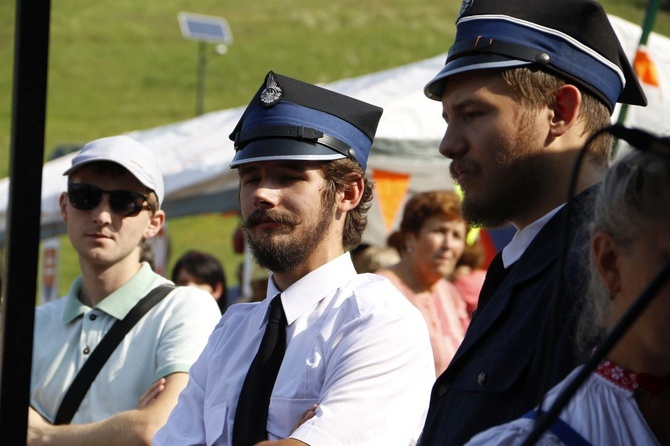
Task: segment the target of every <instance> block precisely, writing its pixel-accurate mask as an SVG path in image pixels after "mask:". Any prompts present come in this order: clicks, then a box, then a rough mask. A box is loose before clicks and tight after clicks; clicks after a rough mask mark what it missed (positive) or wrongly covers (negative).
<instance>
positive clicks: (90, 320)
mask: <svg viewBox="0 0 670 446" xmlns="http://www.w3.org/2000/svg"><path fill="white" fill-rule="evenodd" d="M81 281H82V279H81V277H78V278H77V279H76V280H75V281H74V283H73V284H72V287H71V288H70V291H69V292H68V294H67V295H66V296H64V297H62V298H60V299H57V300H56V301H53V302H50V303H48V304H45V305H42V306H40V307H38V308H37V309H36V311H35V336H34V345H33V363H32V371H31V380H30V395H31V401H30V403H31V405H32V406H33V407H34V408H35V409H36V410H37V411H38V412H40V413H41V414H42V415H43V416H45V417H46V418H47V419H48V420H50V421H53V419H54V417H55V416H56V412H57V411H58V407H59V405H60V403H61V400H62V398H63V396H64V395H65V392H66V391H67V389H68V388H69V386H70V384H71V383H72V381H73V380H74V377H75V376H76V374H77V372H78V371H79V370H80V369H81V367H82V366H83V364H84V362H85V361H86V360H87V359H88V357H89V356H90V354H91V352H92V351H93V350H94V349H95V347H96V346H97V345H98V344H99V343H100V341H101V340H102V338H103V336H104V335H105V334H106V333H107V331H108V330H109V329H110V328H111V327H112V325H113V324H114V323H115V322H116V321H117V320H119V319H123V317H124V316H125V315H126V314H128V312H129V311H130V310H131V309H132V308H133V306H134V305H135V304H136V303H137V302H138V301H139V300H140V299H142V298H143V297H144V296H145V295H146V294H147V293H148V292H149V291H150V290H152V289H153V288H155V287H156V286H158V285H161V284H164V283H171V282H169V281H168V280H166V279H165V278H163V277H162V276H160V275H158V274H156V273H154V272H153V271H152V270H151V267H150V266H149V265H148V264H146V263H145V264H143V265H142V268H141V269H140V271H139V272H138V273H137V274H135V276H133V278H132V279H130V280H129V281H128V282H127V283H126V284H125V285H123V286H122V287H121V288H119V289H118V290H116V291H115V292H113V293H112V294H110V295H109V296H107V297H106V298H104V299H103V300H102V301H101V302H100V303H99V304H98V305H97V306H96V307H95V308H90V307H88V306H87V305H84V304H83V303H81V301H79V299H78V298H77V296H78V295H79V291H80V289H81ZM220 317H221V313H220V311H219V308H218V306H217V305H216V301H215V300H214V299H213V298H212V296H211V295H210V294H209V293H207V292H205V291H202V290H199V289H197V288H192V287H179V288H177V289H176V290H175V291H172V292H171V293H170V294H169V295H168V296H166V297H165V298H164V299H163V300H162V301H161V302H159V303H158V304H157V305H156V306H154V307H153V308H152V309H151V310H150V311H149V312H148V313H147V314H145V315H144V317H143V318H142V319H141V320H140V321H138V323H137V324H136V325H135V326H134V327H133V328H132V329H131V330H130V331H129V332H128V334H127V335H126V337H125V338H124V339H123V340H122V341H121V343H120V344H119V346H118V347H117V348H116V350H115V351H114V352H113V353H112V355H111V356H110V357H109V359H108V360H107V362H106V363H105V365H104V366H103V368H102V369H101V370H100V373H99V374H98V376H97V377H96V379H95V381H94V382H93V384H92V385H91V388H90V389H89V391H88V393H87V394H86V396H85V397H84V400H83V401H82V403H81V406H79V410H78V411H77V413H76V414H75V416H74V418H73V420H72V423H73V424H83V423H90V422H94V421H99V420H102V419H106V418H109V417H110V416H112V415H114V414H116V413H119V412H122V411H125V410H130V409H135V408H137V402H138V399H139V398H140V396H141V395H142V394H143V393H144V392H145V391H146V390H147V389H148V388H149V386H150V385H151V384H152V383H153V382H154V381H156V380H157V379H158V378H160V377H163V376H167V375H169V374H171V373H175V372H184V373H187V372H188V370H189V368H190V366H191V364H193V363H194V362H195V360H196V359H197V358H198V356H199V355H200V352H201V351H202V349H203V348H204V347H205V344H206V343H207V339H208V337H209V334H210V333H211V332H212V330H213V329H214V326H215V325H216V323H217V322H218V321H219V319H220Z"/></svg>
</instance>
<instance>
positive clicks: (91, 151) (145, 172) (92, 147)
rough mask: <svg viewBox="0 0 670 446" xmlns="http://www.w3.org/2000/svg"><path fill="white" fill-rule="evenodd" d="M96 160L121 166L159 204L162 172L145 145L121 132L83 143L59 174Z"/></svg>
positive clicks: (65, 173)
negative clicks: (63, 170)
mask: <svg viewBox="0 0 670 446" xmlns="http://www.w3.org/2000/svg"><path fill="white" fill-rule="evenodd" d="M98 161H108V162H112V163H116V164H119V165H121V166H123V167H124V168H125V169H126V170H128V172H130V173H131V174H133V176H134V177H135V178H137V180H138V181H139V182H140V183H142V184H143V185H145V186H146V187H148V188H149V189H151V190H153V191H154V193H155V194H156V197H157V198H158V207H159V208H160V206H161V204H163V195H164V187H163V175H162V174H161V170H160V168H159V167H158V160H157V159H156V156H155V155H154V153H153V152H152V151H151V150H149V149H148V148H147V147H146V146H144V145H142V144H140V143H139V142H137V141H136V140H134V139H133V138H130V137H128V136H125V135H119V136H109V137H106V138H100V139H96V140H95V141H91V142H89V143H88V144H86V145H85V146H84V147H83V148H82V149H81V151H80V152H79V153H78V154H77V155H76V156H75V157H74V158H72V166H71V167H70V168H69V169H68V170H66V171H65V172H64V173H63V175H71V174H72V173H74V171H76V170H77V169H79V168H80V167H82V166H85V165H86V164H90V163H94V162H98Z"/></svg>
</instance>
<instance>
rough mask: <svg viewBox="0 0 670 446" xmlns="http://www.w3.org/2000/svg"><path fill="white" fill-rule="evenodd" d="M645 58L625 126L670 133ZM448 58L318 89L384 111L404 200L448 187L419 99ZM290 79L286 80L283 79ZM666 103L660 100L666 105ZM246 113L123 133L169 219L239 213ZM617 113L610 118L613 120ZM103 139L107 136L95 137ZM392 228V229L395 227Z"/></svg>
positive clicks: (664, 62) (379, 231) (50, 182)
mask: <svg viewBox="0 0 670 446" xmlns="http://www.w3.org/2000/svg"><path fill="white" fill-rule="evenodd" d="M610 19H611V21H612V24H613V26H614V28H615V30H616V32H617V34H618V35H619V37H620V39H621V41H622V42H623V45H624V49H625V51H626V53H627V54H628V55H629V57H630V58H631V60H632V59H633V57H634V54H635V51H636V49H637V45H638V42H639V38H640V34H641V30H640V27H639V26H637V25H634V24H632V23H629V22H627V21H625V20H622V19H620V18H617V17H610ZM647 47H648V52H649V53H650V55H651V58H652V60H653V62H654V63H655V65H656V68H657V70H658V77H659V80H660V86H658V87H652V86H648V85H645V92H646V93H647V96H648V98H649V106H648V107H647V108H638V107H631V108H630V109H629V111H628V119H627V121H626V125H628V126H633V127H640V128H644V129H648V130H651V131H653V132H655V133H660V134H668V133H670V129H669V124H668V121H667V117H668V116H670V98H667V95H668V92H669V91H670V39H668V38H666V37H663V36H660V35H658V34H655V33H652V34H651V36H650V38H649V42H648V45H647ZM445 58H446V54H443V55H439V56H436V57H433V58H430V59H426V60H422V61H419V62H416V63H412V64H409V65H404V66H400V67H397V68H394V69H391V70H386V71H382V72H378V73H373V74H369V75H365V76H361V77H357V78H352V79H347V80H342V81H339V82H334V83H331V84H327V85H324V87H326V88H329V89H332V90H335V91H338V92H341V93H344V94H347V95H350V96H353V97H355V98H358V99H361V100H363V101H366V102H370V103H373V104H376V105H379V106H381V107H383V108H384V114H383V116H382V118H381V121H380V124H379V128H378V131H377V136H376V139H375V142H374V144H373V147H372V151H371V154H370V159H369V163H368V171H369V172H372V173H373V176H374V172H375V171H376V170H384V171H387V172H396V173H401V174H406V175H409V177H410V180H409V184H408V188H407V195H411V194H412V193H413V192H416V191H421V190H429V189H440V188H450V187H452V186H453V183H452V181H451V179H450V178H449V174H448V160H447V159H445V158H443V157H441V156H440V155H439V153H438V151H437V147H438V144H439V142H440V139H441V138H442V135H443V133H444V129H445V124H444V122H443V121H442V118H441V105H440V104H439V103H438V102H436V101H431V100H428V99H427V98H426V97H425V96H424V95H423V86H424V85H425V84H426V82H427V81H429V80H430V79H431V78H432V77H433V75H434V74H435V73H437V72H438V71H439V69H440V68H441V67H442V66H443V64H444V61H445ZM287 74H288V73H287ZM664 96H666V97H664ZM243 110H244V107H239V108H233V109H229V110H223V111H217V112H212V113H208V114H206V115H203V116H200V117H198V118H195V119H190V120H187V121H183V122H178V123H174V124H169V125H165V126H161V127H156V128H152V129H147V130H138V131H134V132H130V133H128V135H129V136H131V137H133V138H136V139H137V140H138V141H140V142H142V143H144V144H145V145H146V146H147V147H149V148H150V149H152V150H154V151H155V152H156V154H157V155H158V158H159V162H160V165H161V169H162V171H163V174H164V177H165V196H166V199H165V206H164V208H165V209H166V212H167V214H168V216H172V217H176V216H181V215H189V214H197V213H203V212H226V211H232V210H235V209H236V208H237V193H236V187H237V177H236V172H235V171H234V170H230V169H229V168H228V164H229V163H230V161H231V159H232V156H233V153H234V151H233V145H232V142H231V141H230V140H229V139H228V135H229V134H230V132H231V131H232V129H233V128H234V126H235V124H236V123H237V121H238V120H239V117H240V116H241V114H242V112H243ZM616 115H617V112H615V115H614V116H616ZM101 136H105V135H101ZM73 156H74V155H73V154H70V155H67V156H64V157H62V158H59V159H56V160H54V161H50V162H48V163H46V164H45V165H44V169H43V184H42V213H41V222H42V236H43V237H46V236H50V235H53V234H57V233H60V232H63V230H64V227H63V225H62V223H61V221H60V214H59V210H58V197H59V195H60V193H61V191H63V190H65V188H66V178H65V177H63V175H62V173H63V172H64V171H65V170H66V169H67V167H69V165H70V162H71V159H72V157H73ZM8 189H9V180H8V179H7V178H5V179H3V180H1V181H0V233H2V234H4V231H5V225H6V212H7V203H8V196H9V194H8V192H9V190H8ZM396 223H397V222H396ZM387 229H388V228H386V227H385V226H384V223H383V221H382V217H381V212H380V204H379V201H378V200H375V204H373V208H372V209H371V211H370V224H369V229H368V231H367V232H366V235H365V236H364V238H365V240H366V241H368V242H370V243H384V241H385V237H386V231H387Z"/></svg>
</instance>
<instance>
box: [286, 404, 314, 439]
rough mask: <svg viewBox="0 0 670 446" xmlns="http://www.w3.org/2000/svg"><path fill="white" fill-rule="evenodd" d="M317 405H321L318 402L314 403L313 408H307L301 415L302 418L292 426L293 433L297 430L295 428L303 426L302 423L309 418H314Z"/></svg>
mask: <svg viewBox="0 0 670 446" xmlns="http://www.w3.org/2000/svg"><path fill="white" fill-rule="evenodd" d="M317 407H319V405H318V404H313V405H312V407H311V408H309V409H307V410H306V411H304V412H303V413H302V415H300V419H299V420H298V422H297V423H295V424H294V425H293V427H292V428H291V433H293V432H295V430H296V429H297V428H299V427H300V426H302V424H303V423H304V422H305V421H307V420H311V419H312V418H314V415H316V408H317Z"/></svg>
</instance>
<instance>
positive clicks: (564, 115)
mask: <svg viewBox="0 0 670 446" xmlns="http://www.w3.org/2000/svg"><path fill="white" fill-rule="evenodd" d="M581 103H582V94H581V92H580V91H579V89H578V88H577V87H575V86H574V85H570V84H566V85H563V86H561V87H559V88H558V90H557V91H556V96H555V98H554V104H553V106H552V107H551V109H552V119H551V122H550V132H551V134H552V136H554V137H556V136H561V135H563V134H564V133H565V132H567V131H568V129H570V128H571V127H572V126H573V125H574V124H575V123H576V122H577V118H578V117H579V107H580V105H581Z"/></svg>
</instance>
